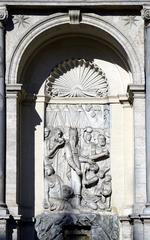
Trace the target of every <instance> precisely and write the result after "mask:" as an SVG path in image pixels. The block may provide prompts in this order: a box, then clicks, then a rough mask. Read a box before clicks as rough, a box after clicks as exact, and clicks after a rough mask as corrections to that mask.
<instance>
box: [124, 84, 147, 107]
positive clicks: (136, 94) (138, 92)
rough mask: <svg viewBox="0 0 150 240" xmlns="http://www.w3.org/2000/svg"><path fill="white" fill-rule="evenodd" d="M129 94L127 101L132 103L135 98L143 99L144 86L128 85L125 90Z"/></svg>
mask: <svg viewBox="0 0 150 240" xmlns="http://www.w3.org/2000/svg"><path fill="white" fill-rule="evenodd" d="M127 92H128V94H129V101H130V103H133V101H134V99H135V98H140V99H143V98H145V85H143V84H141V85H138V84H129V85H128V88H127Z"/></svg>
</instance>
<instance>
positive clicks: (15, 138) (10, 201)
mask: <svg viewBox="0 0 150 240" xmlns="http://www.w3.org/2000/svg"><path fill="white" fill-rule="evenodd" d="M6 97H7V152H6V159H7V161H6V169H7V175H6V202H7V205H8V208H9V211H10V213H11V214H12V215H17V214H18V205H17V201H18V192H17V188H18V189H19V180H18V177H19V161H18V159H19V146H18V144H19V128H20V127H19V116H20V104H19V103H20V101H21V99H22V85H21V84H8V85H7V86H6Z"/></svg>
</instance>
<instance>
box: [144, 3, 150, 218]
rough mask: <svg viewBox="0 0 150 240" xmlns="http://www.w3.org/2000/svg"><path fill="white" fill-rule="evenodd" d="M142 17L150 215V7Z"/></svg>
mask: <svg viewBox="0 0 150 240" xmlns="http://www.w3.org/2000/svg"><path fill="white" fill-rule="evenodd" d="M142 16H143V18H144V19H145V25H146V36H145V39H146V46H145V48H146V49H145V52H146V106H145V107H146V109H145V111H146V196H147V199H146V200H147V202H146V207H145V209H144V213H145V214H148V215H150V5H149V6H144V8H143V10H142Z"/></svg>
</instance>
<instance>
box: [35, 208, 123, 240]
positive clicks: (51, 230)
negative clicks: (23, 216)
mask: <svg viewBox="0 0 150 240" xmlns="http://www.w3.org/2000/svg"><path fill="white" fill-rule="evenodd" d="M35 228H36V231H37V236H38V239H39V240H52V239H55V240H56V239H57V240H63V239H64V238H63V237H64V232H65V230H67V229H73V230H75V229H89V232H90V233H89V235H91V238H90V239H91V240H100V239H103V240H119V220H118V217H117V216H113V215H98V214H71V213H59V214H57V213H56V214H46V213H43V214H41V215H39V216H37V217H36V224H35Z"/></svg>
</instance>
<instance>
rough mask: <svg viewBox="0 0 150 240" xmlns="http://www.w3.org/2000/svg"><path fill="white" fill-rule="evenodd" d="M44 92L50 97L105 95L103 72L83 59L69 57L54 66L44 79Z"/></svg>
mask: <svg viewBox="0 0 150 240" xmlns="http://www.w3.org/2000/svg"><path fill="white" fill-rule="evenodd" d="M46 94H47V95H49V96H51V97H85V96H87V97H106V96H107V95H108V83H107V78H106V76H105V73H104V72H103V70H102V69H101V68H99V67H98V66H97V65H96V64H94V63H92V62H90V61H86V60H84V59H73V60H72V59H70V60H67V61H64V62H63V63H62V64H59V65H58V66H56V67H55V68H54V69H53V71H52V72H51V74H50V76H49V77H48V78H47V80H46Z"/></svg>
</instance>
